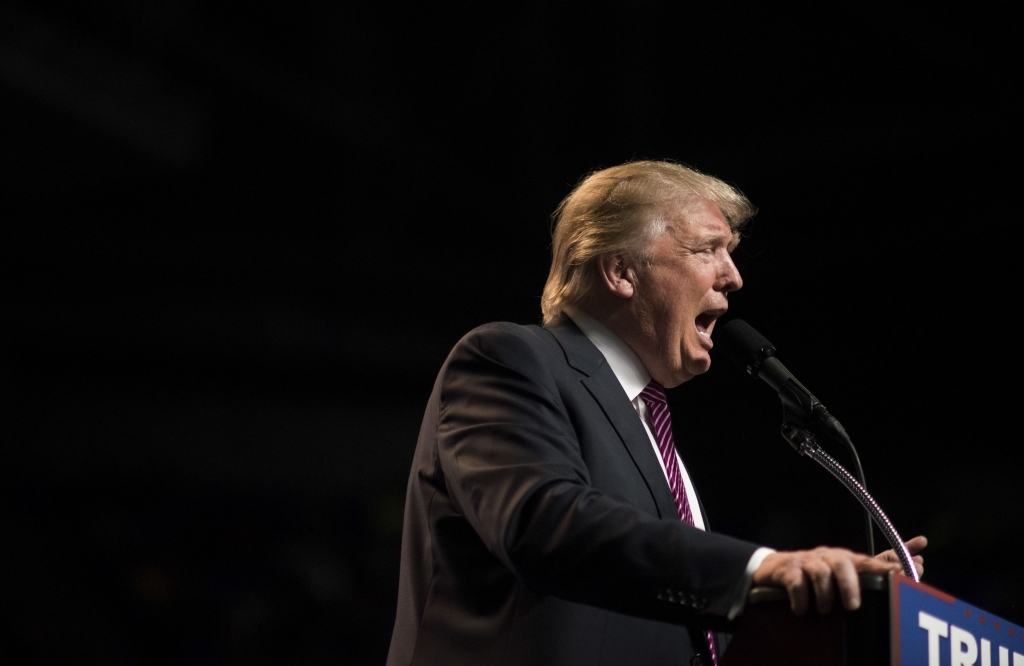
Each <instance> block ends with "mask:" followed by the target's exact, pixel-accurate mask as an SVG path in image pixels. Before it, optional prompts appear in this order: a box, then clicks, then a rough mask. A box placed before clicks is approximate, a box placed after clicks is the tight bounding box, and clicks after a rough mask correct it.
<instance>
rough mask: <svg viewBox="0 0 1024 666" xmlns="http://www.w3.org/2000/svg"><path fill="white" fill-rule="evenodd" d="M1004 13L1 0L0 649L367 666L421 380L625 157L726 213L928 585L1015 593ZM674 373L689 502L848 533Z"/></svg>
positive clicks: (522, 308) (768, 438)
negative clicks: (718, 203) (921, 537)
mask: <svg viewBox="0 0 1024 666" xmlns="http://www.w3.org/2000/svg"><path fill="white" fill-rule="evenodd" d="M1011 32H1012V25H1011V23H1010V17H1009V16H1004V15H1001V14H999V13H984V11H983V10H981V9H979V8H977V7H969V8H967V7H961V8H959V9H956V10H943V11H939V10H937V9H935V8H932V9H930V10H929V11H927V12H921V11H911V10H908V9H900V8H898V7H895V6H891V5H889V4H885V3H877V4H866V5H862V6H859V7H858V8H857V9H848V10H841V9H829V10H827V11H826V10H824V9H822V7H821V6H819V5H806V6H796V5H793V6H790V7H788V8H779V7H768V6H762V7H760V8H758V9H751V8H749V7H741V6H739V5H716V6H715V7H714V8H713V9H712V8H709V6H707V5H699V6H698V5H696V4H689V3H665V2H638V3H632V4H629V3H614V2H594V3H588V4H586V5H579V6H568V5H542V6H536V7H527V6H522V5H517V6H512V5H496V6H493V7H488V6H484V5H463V6H460V7H451V6H448V7H445V8H440V7H428V6H419V7H399V6H388V5H380V4H359V3H331V4H328V3H316V2H293V3H288V4H278V5H259V6H256V5H252V4H250V3H238V2H235V3H231V2H222V3H209V4H206V3H198V2H194V1H192V0H160V1H159V2H154V3H145V4H139V3H128V2H120V1H117V0H105V1H102V2H98V3H82V4H75V5H65V4H61V3H58V2H46V1H42V0H40V1H37V2H29V1H24V2H6V1H4V2H0V155H2V164H3V175H4V178H3V185H2V192H3V201H4V206H3V212H2V213H0V216H2V217H0V219H2V227H3V231H2V232H0V233H2V239H3V240H2V245H0V253H2V268H0V270H2V271H3V273H4V288H3V293H2V298H3V312H4V320H5V321H4V327H3V328H4V330H5V332H6V333H7V336H6V337H8V341H7V343H6V344H5V345H4V352H3V354H2V355H0V377H2V379H0V382H2V383H0V405H2V417H3V432H4V433H5V435H4V437H3V440H4V448H3V457H4V462H3V464H2V465H0V479H2V482H3V486H2V491H0V499H2V501H0V551H2V557H3V559H2V562H3V566H2V567H0V581H2V583H0V589H2V590H3V593H2V594H0V609H2V611H3V614H4V617H3V629H2V632H3V634H2V635H0V639H2V640H0V659H2V661H4V663H24V664H33V663H52V662H61V663H85V662H87V661H103V662H105V663H124V664H186V663H187V664H206V663H208V664H226V663H247V664H260V663H266V664H277V663H303V664H315V663H350V664H379V663H382V662H383V660H384V657H385V655H386V651H387V643H388V640H389V638H390V630H391V622H392V618H393V614H394V604H395V598H396V597H395V595H396V589H397V577H398V547H399V543H400V537H401V511H402V502H403V493H404V484H405V476H406V474H407V472H408V466H409V460H410V456H411V453H412V449H413V446H414V444H415V437H416V432H417V429H418V423H419V418H420V415H421V414H422V409H423V406H424V404H425V402H426V399H427V396H428V394H429V390H430V386H431V384H432V382H433V378H434V375H435V373H436V372H437V369H438V368H439V367H440V365H441V363H442V362H443V360H444V358H445V355H446V354H447V352H448V350H449V349H450V348H451V346H452V345H453V344H454V343H455V342H456V341H457V340H458V339H459V337H461V335H463V334H464V333H465V332H466V331H468V330H469V329H471V328H472V327H474V326H476V325H478V324H481V323H484V322H487V321H492V320H511V321H517V322H521V323H531V322H537V321H538V320H539V317H540V314H539V307H538V301H539V295H540V292H541V288H542V286H543V283H544V279H545V276H546V273H547V264H548V261H549V218H548V216H549V215H550V212H551V211H552V210H553V209H554V208H555V206H556V205H557V204H558V202H559V201H560V200H561V198H562V197H564V196H565V195H566V194H567V193H568V192H569V191H570V189H571V188H572V186H573V185H574V184H575V183H576V182H577V181H578V179H579V178H580V177H581V176H582V175H584V174H585V173H586V172H588V171H590V170H592V169H594V168H597V167H600V166H611V165H614V164H618V163H621V162H623V161H626V160H629V159H637V158H668V159H673V160H677V161H681V162H684V163H688V164H692V165H694V166H696V167H698V168H700V169H702V170H703V171H706V172H708V173H711V174H713V175H716V176H719V177H721V178H723V179H725V180H728V181H730V182H733V183H736V184H737V185H738V186H739V187H740V188H741V189H743V191H744V192H745V193H746V194H747V195H748V196H749V197H750V199H751V200H752V201H753V202H754V203H755V205H757V206H758V207H759V208H760V211H761V212H760V213H759V215H758V216H757V217H756V218H755V220H754V222H753V223H752V225H751V226H750V227H749V229H748V238H746V239H745V240H744V242H743V244H742V245H741V246H740V249H739V250H737V252H736V254H735V258H736V263H737V265H738V266H739V268H740V270H741V271H742V273H743V276H744V278H745V281H746V286H745V287H744V288H743V290H742V291H741V292H739V293H737V294H735V295H734V297H733V298H732V300H731V303H732V311H731V315H733V316H738V317H742V318H744V319H746V320H748V321H749V322H751V323H752V324H754V325H755V326H756V327H757V328H758V329H760V330H761V331H762V332H763V333H764V334H765V335H766V336H767V337H768V338H769V339H771V340H772V341H773V342H774V343H775V345H776V346H777V347H778V349H779V350H780V356H781V358H782V359H783V360H784V362H786V364H787V365H788V366H789V368H790V369H791V370H792V371H793V372H794V373H795V374H796V375H797V376H798V377H799V378H800V379H801V380H802V381H803V383H804V384H806V385H807V386H809V387H810V388H811V389H812V390H814V391H815V392H816V393H817V394H818V396H819V397H820V398H822V400H824V401H825V402H826V404H828V405H829V406H830V408H831V410H832V412H833V413H834V414H835V415H836V416H838V417H839V418H840V419H841V420H842V421H843V423H844V424H845V425H846V427H847V429H848V430H849V432H850V433H851V435H852V436H853V438H854V441H855V442H857V443H858V446H859V449H860V454H861V458H862V459H863V461H864V467H865V470H866V474H867V479H868V482H869V487H870V488H871V489H872V491H873V492H874V494H875V496H876V498H877V499H878V500H879V501H880V503H881V504H882V505H883V506H884V507H885V508H886V510H887V511H888V513H889V515H890V517H891V518H892V519H893V521H894V523H895V524H896V526H897V528H898V529H899V530H900V531H901V533H902V534H903V535H904V536H906V537H909V536H913V535H915V534H919V533H923V534H926V535H927V536H928V537H929V539H930V540H931V545H930V546H929V548H928V550H927V552H926V555H927V573H926V581H928V582H930V583H931V584H933V585H936V586H938V587H940V588H942V589H945V590H946V591H948V592H950V593H952V594H954V595H956V596H959V597H961V598H964V599H965V600H967V601H968V602H970V603H974V604H977V605H979V606H981V607H982V608H985V609H987V610H989V611H991V612H992V613H995V614H998V615H1001V616H1003V617H1005V618H1006V619H1009V620H1011V621H1014V622H1017V623H1018V624H1020V623H1024V609H1022V603H1024V581H1022V579H1021V575H1020V569H1019V566H1018V560H1019V557H1020V555H1019V554H1020V552H1021V550H1022V547H1024V531H1022V529H1021V526H1020V523H1021V511H1020V502H1019V497H1020V491H1019V481H1018V479H1019V476H1020V472H1021V468H1022V465H1021V464H1022V462H1024V456H1022V455H1021V453H1020V452H1019V442H1020V440H1019V435H1018V434H1017V433H1016V431H1015V429H1014V428H1013V426H1014V425H1015V424H1016V420H1017V417H1018V408H1017V405H1018V396H1017V392H1016V381H1015V380H1016V378H1017V376H1018V374H1019V369H1018V365H1019V361H1018V359H1017V354H1016V350H1017V347H1018V345H1017V338H1016V336H1015V335H1014V334H1013V333H1012V321H1014V320H1015V315H1013V312H1015V311H1017V310H1018V309H1019V301H1018V298H1019V297H1018V296H1014V294H1015V293H1017V292H1016V291H1015V290H1016V288H1017V281H1016V270H1015V269H1016V263H1017V261H1018V260H1019V259H1018V257H1019V252H1018V244H1019V237H1020V231H1019V225H1020V203H1019V201H1020V196H1019V182H1020V178H1019V177H1020V166H1019V158H1018V154H1019V151H1020V148H1021V140H1020V133H1019V131H1018V122H1019V121H1018V118H1019V117H1020V114H1021V108H1020V107H1021V104H1020V102H1021V94H1020V81H1019V74H1018V73H1017V70H1016V69H1015V67H1014V65H1013V62H1014V57H1013V56H1014V52H1015V51H1016V50H1017V49H1016V38H1015V36H1013V35H1011ZM671 401H672V407H673V413H674V415H675V423H676V433H677V435H676V439H677V442H679V446H680V449H681V452H682V454H683V456H684V458H685V459H686V461H687V465H688V467H689V468H690V471H691V474H692V476H693V477H694V480H695V482H696V483H697V485H698V487H699V489H700V491H701V494H702V499H703V501H704V504H705V505H706V507H707V508H708V511H709V513H710V517H711V520H712V522H713V524H714V526H715V527H716V529H718V530H721V531H725V532H729V533H732V534H736V535H738V536H741V537H745V538H748V539H752V540H756V541H759V542H762V543H765V544H767V545H771V546H774V547H778V548H795V547H812V546H814V545H818V544H821V543H828V544H834V545H843V546H847V547H852V548H860V547H861V544H862V529H861V518H860V514H859V509H858V507H857V506H856V504H855V503H854V501H853V500H852V499H850V498H849V497H848V496H846V495H845V491H843V490H842V489H841V488H840V487H839V486H838V484H836V483H835V482H834V481H833V480H832V479H831V478H829V477H827V475H826V474H825V473H824V472H823V471H822V470H820V469H818V468H816V467H815V466H814V465H813V463H811V462H809V461H807V460H805V459H800V458H798V457H797V456H796V455H795V454H794V453H793V452H792V451H791V450H790V449H789V448H788V447H787V446H786V445H785V443H784V442H783V441H782V440H781V439H780V438H779V436H778V432H777V429H778V424H779V408H778V403H777V400H776V398H775V397H774V396H772V395H771V394H770V393H769V392H768V391H767V390H766V389H764V387H762V386H760V385H758V384H757V383H756V382H754V381H752V380H750V379H748V378H746V377H744V376H743V375H741V374H740V373H739V371H737V370H735V369H734V368H732V367H728V366H727V365H726V364H725V363H723V362H722V360H721V359H718V358H717V357H716V360H715V367H714V369H713V370H712V371H711V372H710V373H709V374H708V375H706V376H704V377H700V378H698V379H696V380H694V381H693V382H690V383H688V384H686V385H684V386H682V387H680V388H679V389H677V390H675V391H673V392H672V394H671ZM840 457H842V455H841V454H840ZM843 460H845V458H843Z"/></svg>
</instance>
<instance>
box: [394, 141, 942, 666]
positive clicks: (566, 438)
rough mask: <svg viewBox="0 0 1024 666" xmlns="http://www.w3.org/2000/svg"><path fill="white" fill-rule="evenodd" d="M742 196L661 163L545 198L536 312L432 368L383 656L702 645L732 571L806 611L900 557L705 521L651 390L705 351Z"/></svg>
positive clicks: (894, 566)
mask: <svg viewBox="0 0 1024 666" xmlns="http://www.w3.org/2000/svg"><path fill="white" fill-rule="evenodd" d="M753 213H754V208H753V206H751V204H750V202H749V201H747V199H746V198H745V197H744V196H743V195H742V194H741V193H740V192H738V191H737V190H735V189H734V188H732V187H730V186H729V185H727V184H726V183H723V182H722V181H719V180H717V179H715V178H712V177H710V176H707V175H705V174H701V173H699V172H697V171H694V170H692V169H689V168H686V167H683V166H680V165H677V164H672V163H668V162H649V161H648V162H632V163H628V164H623V165H621V166H617V167H612V168H610V169H605V170H603V171H598V172H596V173H593V174H591V175H590V176H589V177H587V178H586V179H585V180H583V182H582V183H580V185H579V186H578V187H577V188H576V189H575V190H574V191H573V192H572V193H571V194H570V195H569V196H568V197H567V198H566V199H565V201H563V202H562V204H561V205H560V206H559V208H558V210H557V211H556V213H555V217H556V222H555V227H554V240H553V248H552V254H553V256H552V262H551V272H550V274H549V276H548V281H547V284H546V285H545V288H544V295H543V299H542V304H541V306H542V310H543V313H544V326H543V327H540V326H520V325H516V324H508V323H497V324H489V325H486V326H481V327H480V328H478V329H476V330H474V331H472V332H471V333H469V334H468V335H467V336H466V337H465V338H463V339H462V340H461V341H460V342H459V343H458V345H456V347H455V349H454V350H452V352H451V355H450V356H449V357H448V360H447V361H446V362H445V364H444V366H443V367H442V369H441V372H440V374H439V375H438V378H437V381H436V383H435V385H434V390H433V393H432V395H431V397H430V401H429V403H428V405H427V410H426V414H425V416H424V418H423V426H422V428H421V430H420V435H419V441H418V444H417V447H416V453H415V457H414V460H413V465H412V472H411V474H410V477H409V485H408V494H407V498H406V510H405V527H404V532H403V539H402V565H401V579H400V583H399V595H398V611H397V617H396V620H395V629H394V635H393V637H392V640H391V651H390V654H389V656H388V664H389V666H408V665H413V664H415V665H421V664H431V665H438V666H442V665H443V666H461V665H466V666H470V665H471V666H482V665H487V666H489V665H492V664H495V665H496V664H509V665H512V664H524V665H531V666H533V665H543V664H552V665H554V664H557V665H563V664H580V665H586V666H593V665H598V664H631V665H640V664H658V665H661V664H665V665H669V664H673V665H674V664H679V665H683V664H690V665H692V664H705V665H710V664H715V663H717V661H718V658H719V657H720V656H721V653H722V647H723V646H722V645H720V644H719V642H718V640H717V638H716V636H715V634H714V633H713V630H715V629H717V628H722V627H723V626H724V625H725V623H726V622H727V621H728V620H730V619H732V618H734V617H735V616H736V615H737V614H739V612H740V611H741V610H742V608H743V603H744V600H745V598H746V595H747V593H748V591H749V589H750V586H751V585H752V584H755V585H773V586H778V587H784V588H786V590H787V591H788V593H789V597H790V603H791V606H792V608H793V611H794V612H795V613H804V612H805V611H806V610H807V607H808V605H809V604H810V603H811V600H812V599H813V601H814V604H815V606H816V607H817V610H818V611H820V612H825V611H827V610H828V609H829V608H830V607H831V605H832V602H833V600H834V599H835V598H836V597H838V598H839V599H840V600H841V603H842V604H843V606H845V607H846V608H848V609H853V608H856V607H857V606H858V605H859V603H860V590H859V586H858V578H857V573H858V572H872V573H885V572H888V571H890V570H899V568H900V566H899V562H898V560H896V558H895V556H894V555H892V554H891V551H890V553H887V554H886V555H883V556H880V557H878V558H870V557H868V556H866V555H859V554H856V553H852V552H850V551H847V550H843V549H838V548H817V549H815V550H812V551H797V552H775V551H772V550H770V549H767V548H762V547H759V546H758V545H757V544H753V543H748V542H745V541H741V540H739V539H734V538H732V537H728V536H725V535H721V534H715V533H712V532H709V531H707V530H706V527H707V522H706V520H705V517H704V513H703V510H702V507H701V504H700V500H699V499H698V495H697V492H696V489H695V488H694V487H693V484H692V483H691V481H690V478H689V475H688V474H687V471H686V467H685V466H684V464H683V461H682V460H681V459H680V458H679V455H678V453H677V452H676V449H675V444H674V441H673V436H672V427H671V415H670V414H669V409H668V404H667V402H666V399H665V389H666V388H672V387H675V386H678V385H679V384H682V383H683V382H685V381H688V380H690V379H692V378H693V377H695V376H696V375H699V374H702V373H704V372H707V370H708V368H709V367H710V365H711V359H710V357H709V355H708V352H709V350H710V349H711V347H712V344H713V343H712V340H711V333H712V331H713V329H714V327H715V322H716V320H717V319H718V318H719V317H721V316H722V315H723V314H725V312H726V310H727V309H728V295H729V293H730V292H732V291H735V290H737V289H739V288H740V287H741V286H742V285H743V280H742V278H741V277H740V274H739V272H738V271H737V270H736V266H735V265H734V264H733V262H732V258H731V256H730V253H731V251H732V249H733V248H734V247H735V245H736V243H737V239H738V230H739V229H740V227H741V226H742V225H743V224H744V223H745V222H746V221H747V220H748V219H749V218H750V217H751V216H752V215H753ZM690 445H691V446H693V445H697V444H690ZM924 544H925V541H924V539H923V537H919V538H917V539H913V540H911V541H910V542H908V548H910V550H911V552H912V553H916V552H917V551H919V550H920V549H921V548H923V547H924ZM915 560H916V563H917V566H918V567H920V566H921V558H920V556H918V557H915Z"/></svg>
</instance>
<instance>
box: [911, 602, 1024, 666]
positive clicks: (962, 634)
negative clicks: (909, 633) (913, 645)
mask: <svg viewBox="0 0 1024 666" xmlns="http://www.w3.org/2000/svg"><path fill="white" fill-rule="evenodd" d="M917 626H919V627H921V628H922V629H924V630H925V631H927V632H928V666H940V662H939V655H940V654H941V651H942V645H941V642H940V641H941V639H943V638H948V639H949V664H950V666H975V665H977V666H1011V664H1010V651H1009V649H1007V648H1005V647H1003V646H1001V645H1000V646H997V647H998V648H999V663H998V664H993V663H992V643H991V642H990V641H988V640H987V639H984V638H982V639H981V646H980V655H979V645H978V639H977V638H975V637H974V634H972V633H971V632H969V631H967V630H966V629H961V628H960V627H958V626H956V625H955V624H950V623H948V622H946V621H944V620H940V619H939V618H937V617H935V616H934V615H929V614H928V613H925V612H924V611H919V612H918V614H917ZM979 656H980V657H981V663H980V664H979V663H978V657H979ZM1012 666H1024V655H1022V654H1017V653H1016V652H1014V653H1013V664H1012Z"/></svg>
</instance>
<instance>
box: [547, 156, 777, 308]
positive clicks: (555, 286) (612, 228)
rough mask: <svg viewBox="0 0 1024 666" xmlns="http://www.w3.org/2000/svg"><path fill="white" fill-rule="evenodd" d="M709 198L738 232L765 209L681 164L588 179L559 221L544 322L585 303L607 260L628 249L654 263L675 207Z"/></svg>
mask: <svg viewBox="0 0 1024 666" xmlns="http://www.w3.org/2000/svg"><path fill="white" fill-rule="evenodd" d="M701 199H703V200H707V201H710V202H712V203H715V204H717V205H718V208H719V210H721V211H722V215H723V216H724V217H725V219H726V220H727V221H728V222H729V226H730V227H731V228H732V230H733V232H734V233H736V234H738V233H739V229H740V227H742V226H743V225H744V224H745V223H746V222H747V220H749V219H750V218H751V217H753V215H754V213H756V212H757V209H756V208H754V206H753V205H751V203H750V202H749V201H748V200H747V198H746V197H745V196H743V193H742V192H740V191H739V190H738V189H736V188H734V187H732V186H731V185H729V184H727V183H724V182H722V181H721V180H718V179H717V178H713V177H712V176H708V175H706V174H703V173H701V172H699V171H697V170H695V169H691V168H689V167H686V166H683V165H681V164H675V163H673V162H655V161H641V162H627V163H626V164H621V165H619V166H615V167H611V168H608V169H602V170H601V171H595V172H593V173H591V174H590V175H588V176H587V177H586V178H584V179H583V180H582V181H581V182H580V184H579V185H577V186H576V189H574V190H573V191H572V192H571V193H570V194H569V196H567V197H566V198H565V199H564V200H563V201H562V203H560V204H559V205H558V208H556V209H555V212H554V213H553V214H552V216H551V217H552V221H553V228H552V232H551V235H552V246H551V272H550V273H548V281H547V283H546V284H545V285H544V294H543V296H542V297H541V310H542V311H543V313H544V323H545V324H546V323H549V322H551V321H553V320H554V319H556V318H557V317H558V316H559V315H560V314H561V313H562V311H563V309H564V308H565V306H566V305H568V304H573V303H579V302H580V301H582V299H583V298H584V296H586V294H587V292H588V291H589V289H590V287H591V284H592V282H593V280H594V265H595V264H596V261H597V258H598V257H599V256H601V255H604V254H611V253H620V252H621V253H625V254H629V255H630V256H632V257H633V258H634V259H636V260H637V261H641V262H643V261H646V260H647V259H648V248H649V247H650V243H651V241H653V240H654V239H655V238H657V236H658V235H659V234H661V233H662V232H663V231H664V230H665V226H666V215H667V214H668V213H669V209H670V208H671V207H673V206H683V207H685V206H687V205H688V204H690V203H691V202H693V201H696V200H701Z"/></svg>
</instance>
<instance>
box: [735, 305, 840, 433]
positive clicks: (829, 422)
mask: <svg viewBox="0 0 1024 666" xmlns="http://www.w3.org/2000/svg"><path fill="white" fill-rule="evenodd" d="M717 337H718V342H719V348H720V349H721V350H722V352H724V353H725V356H726V357H727V358H728V359H729V360H730V361H732V362H733V363H735V364H736V365H737V366H739V367H740V368H741V369H742V370H745V371H746V372H747V374H750V375H753V376H755V377H759V378H760V379H761V380H762V381H764V382H765V383H766V384H768V386H770V387H772V388H773V389H774V390H775V391H776V393H778V394H779V399H780V400H782V404H783V406H784V407H785V408H786V409H787V410H789V411H790V412H791V413H792V414H793V415H794V416H796V417H798V418H800V419H801V420H803V421H804V422H805V423H810V422H814V423H816V424H818V425H819V426H820V429H821V430H822V431H823V434H827V435H829V436H831V437H835V438H837V439H838V440H839V441H841V442H843V443H846V444H850V445H851V446H852V443H851V442H850V436H849V435H847V434H846V429H845V428H844V427H843V426H842V424H841V423H839V421H837V420H836V418H835V417H834V416H832V415H831V414H829V413H828V410H827V409H825V405H823V404H821V401H820V400H818V399H817V398H816V397H814V394H813V393H811V392H810V391H808V390H807V387H805V386H804V385H803V384H801V383H800V382H799V381H797V378H796V377H794V376H793V373H791V372H790V371H789V370H787V369H786V366H784V365H782V362H781V361H779V359H777V358H776V357H775V346H774V345H773V344H772V343H771V342H769V341H768V339H767V338H766V337H764V336H763V335H761V334H760V333H758V332H757V331H756V330H754V327H753V326H751V325H750V324H748V323H747V322H745V321H743V320H742V319H733V320H730V321H728V322H726V323H725V324H724V325H723V326H722V327H721V328H720V329H719V330H718V336H717Z"/></svg>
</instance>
